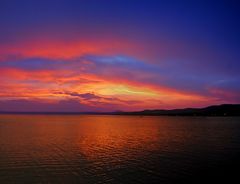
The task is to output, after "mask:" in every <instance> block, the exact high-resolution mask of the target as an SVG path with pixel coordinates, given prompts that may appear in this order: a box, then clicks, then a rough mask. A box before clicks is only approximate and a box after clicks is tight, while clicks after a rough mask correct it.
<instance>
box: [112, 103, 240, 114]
mask: <svg viewBox="0 0 240 184" xmlns="http://www.w3.org/2000/svg"><path fill="white" fill-rule="evenodd" d="M116 114H123V115H147V116H240V104H222V105H215V106H208V107H205V108H185V109H173V110H158V109H156V110H144V111H135V112H116Z"/></svg>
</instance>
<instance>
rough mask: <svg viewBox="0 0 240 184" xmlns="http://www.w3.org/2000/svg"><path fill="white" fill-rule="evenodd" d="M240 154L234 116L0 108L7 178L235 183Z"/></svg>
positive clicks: (239, 123)
mask: <svg viewBox="0 0 240 184" xmlns="http://www.w3.org/2000/svg"><path fill="white" fill-rule="evenodd" d="M239 153H240V118H236V117H235V118H223V117H219V118H206V117H138V116H87V115H73V116H70V115H46V116H45V115H0V183H1V184H4V183H67V184H68V183H86V184H91V183H93V184H95V183H114V184H115V183H130V184H131V183H137V184H139V183H208V182H213V183H216V182H218V181H225V183H231V182H230V180H232V179H236V180H237V179H238V175H239V170H240V167H239V166H240V165H239V159H238V155H240V154H239ZM238 167H239V168H238ZM238 180H239V179H238ZM235 183H238V182H237V181H235Z"/></svg>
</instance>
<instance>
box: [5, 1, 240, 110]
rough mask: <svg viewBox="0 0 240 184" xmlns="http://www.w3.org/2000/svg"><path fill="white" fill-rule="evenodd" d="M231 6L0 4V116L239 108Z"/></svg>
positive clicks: (239, 24) (235, 7) (239, 64)
mask: <svg viewBox="0 0 240 184" xmlns="http://www.w3.org/2000/svg"><path fill="white" fill-rule="evenodd" d="M239 12H240V11H239V4H237V1H234V0H229V1H220V0H219V1H203V0H201V1H200V0H199V1H198V0H196V1H181V0H178V1H177V0H176V1H172V0H163V1H160V0H145V1H144V0H75V1H73V0H65V1H63V0H39V1H38V0H21V1H20V0H1V1H0V111H34V112H35V111H50V112H53V111H54V112H63V111H64V112H79V111H81V112H86V111H115V110H125V111H134V110H143V109H173V108H184V107H204V106H208V105H213V104H214V105H215V104H222V103H240V36H239V33H240V21H239V20H240V13H239Z"/></svg>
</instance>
